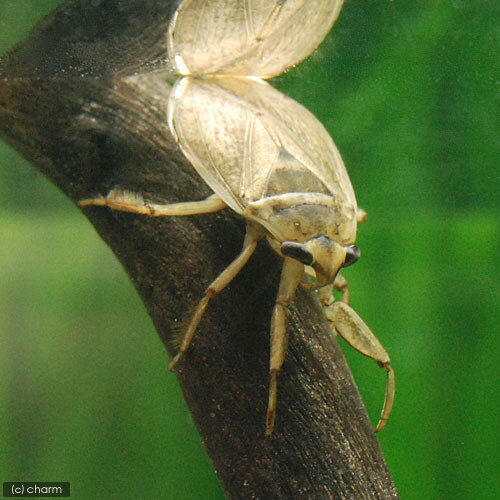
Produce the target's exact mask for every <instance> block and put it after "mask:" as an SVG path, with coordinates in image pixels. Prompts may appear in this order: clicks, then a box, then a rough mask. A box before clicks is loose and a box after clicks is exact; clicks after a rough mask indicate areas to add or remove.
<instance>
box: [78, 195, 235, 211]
mask: <svg viewBox="0 0 500 500" xmlns="http://www.w3.org/2000/svg"><path fill="white" fill-rule="evenodd" d="M78 205H79V206H80V207H86V206H89V205H94V206H101V207H108V208H112V209H113V210H119V211H122V212H131V213H134V214H142V215H148V216H150V217H159V216H167V215H196V214H205V213H209V212H218V211H219V210H222V209H223V208H226V207H227V205H226V203H224V202H223V201H222V199H221V198H220V197H219V196H218V195H216V194H213V195H211V196H209V197H208V198H205V199H204V200H200V201H188V202H184V203H171V204H169V205H158V204H154V203H146V202H145V201H144V199H143V197H142V196H141V195H140V194H137V193H133V192H132V191H125V190H122V189H113V190H111V191H110V192H109V193H108V194H107V195H106V196H98V197H97V198H90V199H87V200H81V201H79V202H78Z"/></svg>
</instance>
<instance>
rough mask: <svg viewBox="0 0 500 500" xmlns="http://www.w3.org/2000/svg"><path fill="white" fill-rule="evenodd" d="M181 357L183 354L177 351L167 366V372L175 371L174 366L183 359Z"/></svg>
mask: <svg viewBox="0 0 500 500" xmlns="http://www.w3.org/2000/svg"><path fill="white" fill-rule="evenodd" d="M183 356H184V353H183V352H182V351H179V352H178V353H177V354H176V355H175V356H174V358H173V359H172V361H170V363H169V365H168V371H169V372H174V371H175V365H176V364H177V363H178V362H179V361H180V360H181V359H182V358H183Z"/></svg>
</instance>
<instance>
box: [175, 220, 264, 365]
mask: <svg viewBox="0 0 500 500" xmlns="http://www.w3.org/2000/svg"><path fill="white" fill-rule="evenodd" d="M261 238H262V230H260V229H259V228H256V227H255V226H252V225H250V224H248V225H247V233H246V235H245V240H244V242H243V249H242V251H241V253H240V254H239V255H238V257H236V259H234V260H233V262H231V264H229V266H227V267H226V269H224V271H222V273H221V274H219V276H218V277H217V278H216V279H215V280H214V281H213V282H212V283H211V284H210V285H209V286H208V288H207V289H206V291H205V295H204V297H203V298H202V299H201V300H200V302H199V303H198V306H197V307H196V310H195V312H194V314H193V316H192V317H191V320H190V322H189V325H188V327H187V329H186V331H185V332H184V333H183V335H182V338H181V342H180V346H179V352H178V353H177V354H176V356H174V358H173V359H172V361H171V362H170V364H169V365H168V369H169V370H170V371H172V370H173V369H174V367H175V365H176V364H177V363H178V362H179V361H180V360H181V359H182V357H183V356H184V354H185V353H186V351H187V350H188V348H189V346H190V344H191V341H192V340H193V337H194V334H195V332H196V329H197V327H198V325H199V323H200V321H201V318H202V316H203V313H204V312H205V309H206V308H207V306H208V303H209V302H210V299H211V298H212V297H213V296H214V295H217V294H218V293H220V292H221V291H222V290H224V288H225V287H226V286H227V285H229V283H231V281H232V280H233V278H235V276H236V275H237V274H238V273H239V272H240V271H241V269H242V268H243V266H244V265H245V264H246V263H247V262H248V259H249V258H250V257H251V255H252V254H253V252H254V250H255V247H256V246H257V243H258V241H259V240H260V239H261Z"/></svg>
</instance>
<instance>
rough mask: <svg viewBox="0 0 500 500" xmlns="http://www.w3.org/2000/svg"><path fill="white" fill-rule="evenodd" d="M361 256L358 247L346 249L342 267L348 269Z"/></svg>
mask: <svg viewBox="0 0 500 500" xmlns="http://www.w3.org/2000/svg"><path fill="white" fill-rule="evenodd" d="M360 255H361V250H360V249H359V248H358V247H347V248H346V254H345V261H344V263H343V264H342V267H349V266H351V265H352V264H354V263H355V262H356V261H357V260H358V259H359V256H360Z"/></svg>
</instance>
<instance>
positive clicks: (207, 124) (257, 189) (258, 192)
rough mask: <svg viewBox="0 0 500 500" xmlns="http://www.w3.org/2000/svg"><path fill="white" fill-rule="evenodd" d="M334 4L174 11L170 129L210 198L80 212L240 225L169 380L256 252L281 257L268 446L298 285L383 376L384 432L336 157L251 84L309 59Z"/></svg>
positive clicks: (352, 222) (352, 202) (118, 197)
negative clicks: (262, 248)
mask: <svg viewBox="0 0 500 500" xmlns="http://www.w3.org/2000/svg"><path fill="white" fill-rule="evenodd" d="M311 3H314V4H315V5H316V6H317V7H318V9H319V10H320V11H321V13H322V16H317V15H312V16H310V17H311V25H310V27H309V25H307V27H306V29H303V26H301V28H300V29H301V30H302V31H301V32H300V33H303V32H305V33H306V34H307V32H308V30H312V31H313V32H314V37H315V38H314V37H313V41H312V42H310V41H309V42H308V43H309V45H307V47H308V48H307V51H308V52H304V49H303V44H304V43H305V41H304V40H305V39H307V37H305V38H304V37H303V36H302V35H300V36H297V37H296V38H294V36H291V35H290V33H291V32H290V30H293V29H294V28H295V29H297V26H296V25H295V24H296V23H297V22H298V20H300V19H302V18H303V17H304V16H305V15H306V14H307V13H309V12H310V9H311ZM340 5H341V2H340V1H337V0H324V1H323V0H315V1H314V2H306V1H299V0H289V1H286V0H281V1H276V2H268V1H264V0H260V1H257V0H253V1H250V0H248V1H244V2H243V1H230V0H205V1H202V0H191V1H189V0H186V1H184V2H183V3H181V5H180V7H179V9H178V10H177V13H176V15H175V16H174V19H173V21H172V24H171V26H170V30H169V54H170V57H171V59H172V60H173V61H174V65H175V67H176V70H177V72H178V73H180V74H185V75H187V76H183V77H182V78H180V79H179V80H178V81H177V82H176V84H175V85H174V88H173V89H172V92H171V97H170V102H169V110H168V114H169V116H168V121H169V125H170V129H171V131H172V133H173V135H174V137H175V138H176V140H177V142H178V144H179V146H180V147H181V149H182V151H183V152H184V154H185V155H186V157H187V158H188V159H189V160H190V161H191V163H192V164H193V166H194V168H195V169H196V170H197V172H198V173H199V174H200V176H201V177H202V178H203V179H204V180H205V182H206V183H207V184H208V185H209V186H210V187H211V188H212V189H213V191H214V194H213V195H212V196H210V197H209V198H207V199H206V200H203V201H197V202H187V203H177V204H172V205H154V204H145V203H144V201H143V200H142V198H141V197H138V196H137V195H133V194H132V193H129V192H125V191H116V190H115V191H111V192H110V193H109V194H108V195H107V196H106V197H98V198H94V199H90V200H84V201H82V202H80V205H83V206H84V205H105V206H108V207H111V208H114V209H119V210H127V211H131V212H135V213H143V214H147V215H153V216H161V215H165V216H167V215H188V214H198V213H207V212H213V211H217V210H221V209H223V208H226V207H230V208H231V209H233V210H234V211H236V212H237V213H239V214H240V215H242V216H243V217H244V218H245V219H246V220H247V231H246V236H245V240H244V243H243V249H242V251H241V253H240V254H239V255H238V256H237V257H236V259H235V260H234V261H233V262H232V263H231V264H230V265H229V266H228V267H227V268H226V269H225V270H224V271H223V272H222V273H221V274H220V275H219V276H218V277H217V278H216V279H215V280H214V281H213V282H212V283H211V284H210V285H209V287H208V288H207V290H206V293H205V296H204V297H203V298H202V299H201V301H200V302H199V304H198V307H197V308H196V310H195V312H194V314H193V316H192V318H191V321H190V323H189V325H188V327H187V329H186V331H185V332H184V334H183V336H182V340H181V343H180V347H179V352H178V354H177V355H176V356H175V357H174V359H173V360H172V362H171V363H170V368H171V369H173V368H174V367H175V365H176V364H177V363H178V362H179V360H180V359H181V358H182V357H183V355H184V354H185V353H186V351H187V350H188V348H189V345H190V343H191V341H192V339H193V336H194V334H195V332H196V329H197V327H198V324H199V322H200V320H201V318H202V315H203V313H204V311H205V309H206V307H207V305H208V303H209V301H210V299H211V298H212V297H213V296H214V295H215V294H217V293H219V292H220V291H222V290H223V289H224V288H225V287H226V286H227V285H228V284H229V283H230V282H231V280H232V279H233V278H234V277H235V276H236V275H237V274H238V272H239V271H240V270H241V269H242V267H243V266H244V265H245V264H246V262H247V261H248V259H249V258H250V256H251V255H252V253H253V251H254V250H255V248H256V246H257V243H258V241H259V240H261V239H264V238H265V239H267V241H268V242H269V243H270V245H271V247H272V248H273V249H274V250H275V251H276V252H277V253H278V254H279V255H280V256H282V257H283V268H282V273H281V280H280V285H279V289H278V295H277V299H276V304H275V306H274V310H273V315H272V321H271V355H270V388H269V402H268V411H267V421H266V434H267V435H270V434H271V433H272V432H273V428H274V421H275V413H276V398H277V378H278V374H279V371H280V369H281V366H282V364H283V361H284V359H285V350H286V344H287V333H286V326H285V318H286V310H287V306H288V304H289V303H290V301H291V300H292V298H293V296H294V294H295V291H296V289H297V287H298V286H303V287H305V288H308V289H320V298H321V300H322V302H323V304H324V305H325V313H326V316H327V318H328V319H329V320H331V321H332V323H333V326H334V328H335V330H336V331H337V332H338V333H339V334H340V335H341V336H342V337H343V338H344V339H345V340H346V341H347V342H348V343H350V344H351V345H352V346H353V347H354V348H356V349H357V350H358V351H360V352H361V353H363V354H365V355H367V356H369V357H371V358H373V359H374V360H375V361H377V362H378V363H379V364H380V365H381V366H383V367H384V368H385V369H386V370H387V374H388V383H387V391H386V399H385V404H384V409H383V411H382V417H381V419H380V422H379V424H378V426H377V430H380V429H382V427H383V426H384V424H385V422H386V420H387V418H388V417H389V414H390V411H391V408H392V403H393V397H394V376H393V371H392V368H391V366H390V360H389V357H388V355H387V353H386V352H385V350H384V348H383V347H382V345H381V344H380V342H379V341H378V340H377V338H376V337H375V336H374V334H373V333H372V332H371V331H370V330H369V328H368V327H367V326H366V325H365V323H364V322H363V321H362V320H361V318H360V317H359V316H358V315H357V313H356V312H355V311H354V310H353V309H352V308H350V307H349V306H348V305H347V302H348V292H347V282H346V281H345V279H344V278H343V277H342V276H340V275H339V274H338V273H339V270H340V269H341V268H343V267H347V266H348V265H351V264H352V263H354V262H355V261H356V260H357V258H358V257H359V249H358V248H357V247H355V246H353V244H354V242H355V238H356V227H357V222H358V220H359V219H361V218H362V211H360V210H358V208H357V204H356V198H355V195H354V191H353V189H352V186H351V182H350V180H349V177H348V175H347V172H346V169H345V167H344V164H343V162H342V159H341V157H340V154H339V152H338V150H337V148H336V147H335V145H334V143H333V141H332V140H331V138H330V136H329V134H328V133H327V132H326V130H325V129H324V128H323V126H322V125H321V124H320V123H319V121H318V120H317V119H316V118H315V117H314V116H313V115H312V114H311V113H310V112H309V111H307V110H306V109H305V108H304V107H302V106H301V105H300V104H298V103H297V102H295V101H294V100H293V99H290V98H289V97H286V96H285V95H283V94H281V93H280V92H278V91H277V90H275V89H273V88H272V87H271V86H270V85H269V84H267V83H266V82H264V81H263V80H261V79H260V78H258V77H259V76H262V77H268V76H272V75H273V74H276V72H278V73H279V72H281V71H282V70H283V69H284V68H285V67H286V66H289V65H290V64H293V63H295V62H298V61H299V60H300V59H302V58H303V57H305V56H306V55H307V54H308V53H309V52H310V51H311V50H313V49H314V48H315V46H316V45H317V44H318V43H319V42H320V41H321V39H322V38H323V36H324V35H325V34H326V32H327V31H328V30H329V28H330V26H331V24H332V23H333V20H334V19H335V17H336V15H337V14H338V10H339V8H340ZM306 17H307V16H306ZM233 21H234V23H235V24H236V26H235V25H234V24H233ZM211 23H215V24H216V25H217V29H215V28H213V27H212V24H211ZM294 23H295V24H294ZM238 27H240V28H241V29H242V31H241V32H238V31H237V29H238ZM221 30H222V31H221ZM200 32H201V33H200ZM318 32H321V33H320V35H321V38H319V35H318ZM235 33H236V34H235ZM238 33H240V34H238ZM241 33H242V34H241ZM293 34H295V31H293V32H292V35H293ZM309 34H311V32H309ZM203 35H204V36H203ZM207 37H208V40H207ZM201 40H204V42H203V43H202V42H201ZM226 42H227V44H230V45H232V47H233V49H232V50H228V49H227V46H226ZM271 56H272V57H271ZM306 271H307V273H308V274H312V275H314V276H315V278H316V281H315V282H314V283H311V282H310V281H308V282H306V281H305V280H304V279H303V278H304V277H305V274H306ZM332 287H335V288H338V289H340V290H341V291H343V292H344V294H343V301H333V298H332Z"/></svg>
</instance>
